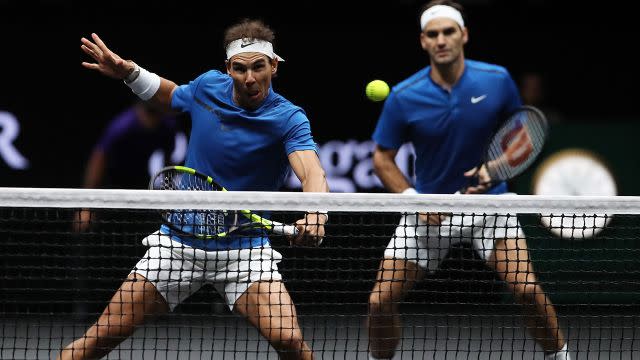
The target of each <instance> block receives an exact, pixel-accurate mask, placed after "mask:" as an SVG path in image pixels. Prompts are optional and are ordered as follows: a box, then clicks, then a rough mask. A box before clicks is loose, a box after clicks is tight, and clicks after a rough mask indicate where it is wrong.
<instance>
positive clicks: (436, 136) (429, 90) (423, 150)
mask: <svg viewBox="0 0 640 360" xmlns="http://www.w3.org/2000/svg"><path fill="white" fill-rule="evenodd" d="M430 72H431V67H430V66H428V67H426V68H424V69H422V70H420V71H418V72H417V73H415V74H414V75H412V76H411V77H409V78H407V79H406V80H404V81H402V82H401V83H399V84H398V85H396V86H394V87H393V89H392V91H391V93H390V94H389V97H388V98H387V99H386V101H385V104H384V107H383V110H382V114H381V115H380V118H379V120H378V124H377V126H376V129H375V132H374V133H373V140H374V141H375V142H376V143H377V144H378V145H380V146H381V147H383V148H387V149H398V148H399V147H400V146H401V145H402V144H403V143H405V142H411V143H412V144H413V146H414V148H415V151H416V164H415V167H416V184H415V188H416V190H417V191H418V192H420V193H426V194H451V193H454V192H456V191H458V190H459V189H461V188H462V187H464V186H466V185H468V180H467V178H465V176H464V172H466V171H467V170H469V169H471V168H473V167H474V166H477V165H478V164H479V163H480V161H481V158H482V155H483V152H484V151H485V148H486V146H487V144H488V141H489V138H490V137H491V135H492V133H493V131H494V130H495V129H496V127H497V125H498V123H499V121H500V120H503V119H504V118H506V117H507V116H508V115H510V114H511V113H512V112H514V111H515V110H516V109H517V108H518V107H519V106H520V105H521V100H520V95H519V94H518V89H517V87H516V85H515V83H514V81H513V79H512V78H511V76H510V75H509V73H508V72H507V70H506V69H505V68H503V67H501V66H497V65H491V64H486V63H482V62H479V61H473V60H466V61H465V69H464V73H463V74H462V77H461V78H460V80H458V82H457V83H456V84H455V86H453V88H452V89H451V91H450V92H449V91H447V90H445V89H443V88H442V87H441V86H440V85H438V84H436V83H435V82H434V81H433V80H432V79H431V76H430ZM506 191H507V186H506V183H500V184H498V185H496V186H494V187H493V188H492V189H491V190H490V191H489V192H490V193H493V194H500V193H504V192H506Z"/></svg>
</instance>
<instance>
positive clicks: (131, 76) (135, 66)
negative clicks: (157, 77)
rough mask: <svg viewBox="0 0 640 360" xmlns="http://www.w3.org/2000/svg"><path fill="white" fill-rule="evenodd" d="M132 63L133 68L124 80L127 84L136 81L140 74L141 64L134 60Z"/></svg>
mask: <svg viewBox="0 0 640 360" xmlns="http://www.w3.org/2000/svg"><path fill="white" fill-rule="evenodd" d="M131 63H132V64H133V70H132V71H131V72H130V73H129V75H127V76H126V77H125V78H124V82H125V83H127V84H129V83H131V82H133V81H135V80H136V79H137V78H138V76H139V75H140V66H138V64H136V63H134V62H133V61H132V62H131Z"/></svg>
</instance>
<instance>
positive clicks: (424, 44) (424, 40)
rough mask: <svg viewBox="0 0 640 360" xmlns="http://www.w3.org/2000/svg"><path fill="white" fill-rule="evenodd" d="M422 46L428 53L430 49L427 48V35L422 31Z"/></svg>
mask: <svg viewBox="0 0 640 360" xmlns="http://www.w3.org/2000/svg"><path fill="white" fill-rule="evenodd" d="M420 46H421V47H422V50H424V51H428V50H427V49H428V48H429V47H428V46H427V35H426V34H425V33H424V31H420Z"/></svg>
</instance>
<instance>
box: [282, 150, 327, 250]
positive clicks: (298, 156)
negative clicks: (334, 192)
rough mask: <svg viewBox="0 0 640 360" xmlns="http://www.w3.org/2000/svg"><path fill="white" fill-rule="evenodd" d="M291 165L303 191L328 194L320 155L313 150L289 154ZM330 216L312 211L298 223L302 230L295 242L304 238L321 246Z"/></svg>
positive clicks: (299, 241)
mask: <svg viewBox="0 0 640 360" xmlns="http://www.w3.org/2000/svg"><path fill="white" fill-rule="evenodd" d="M289 163H290V164H291V168H292V169H293V172H294V173H295V174H296V176H297V177H298V179H300V182H301V183H302V191H305V192H328V191H329V185H328V184H327V177H326V175H325V172H324V169H323V168H322V164H320V159H318V154H316V152H315V151H313V150H300V151H294V152H292V153H291V154H289ZM327 219H328V216H327V215H326V214H325V213H322V212H317V211H313V210H310V211H309V213H308V214H307V215H306V216H305V218H304V219H300V220H298V221H297V222H296V224H297V225H298V229H299V230H301V231H300V233H299V234H298V236H297V237H296V238H295V239H294V240H293V242H294V243H296V244H297V243H301V242H303V238H305V237H306V238H311V239H312V241H313V242H314V243H315V244H319V243H320V242H321V241H322V238H323V237H324V224H325V223H326V222H327Z"/></svg>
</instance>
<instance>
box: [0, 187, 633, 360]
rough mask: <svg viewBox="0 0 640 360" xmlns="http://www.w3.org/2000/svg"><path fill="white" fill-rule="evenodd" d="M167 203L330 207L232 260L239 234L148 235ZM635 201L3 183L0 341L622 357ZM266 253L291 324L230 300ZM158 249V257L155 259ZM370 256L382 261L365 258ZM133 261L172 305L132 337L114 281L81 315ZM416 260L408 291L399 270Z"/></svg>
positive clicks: (177, 350)
mask: <svg viewBox="0 0 640 360" xmlns="http://www.w3.org/2000/svg"><path fill="white" fill-rule="evenodd" d="M167 209H171V210H172V211H212V210H225V212H224V214H225V215H227V214H230V213H233V211H234V210H244V209H252V210H253V211H255V212H256V213H259V214H263V215H265V217H266V216H267V215H268V216H270V217H271V218H272V219H274V220H278V221H282V222H285V223H293V222H295V221H296V220H298V219H301V218H304V215H305V214H306V213H307V212H315V211H319V210H322V211H328V215H329V220H328V222H327V224H326V225H325V227H324V231H325V236H324V239H323V242H322V244H321V245H320V246H312V245H305V244H302V245H294V246H291V245H290V243H289V239H288V238H286V237H284V236H282V235H272V236H271V248H268V247H266V246H262V248H261V250H260V251H259V255H258V259H259V261H258V266H257V268H256V267H255V266H254V265H255V264H252V265H247V266H249V268H251V269H252V273H251V274H250V275H247V274H244V275H242V274H243V268H242V265H237V261H239V260H238V259H239V258H240V260H242V259H245V258H244V257H243V256H244V255H242V254H240V251H239V250H236V249H234V250H230V251H229V253H235V254H237V256H238V257H239V258H234V259H232V260H229V259H228V258H224V261H223V260H221V259H222V255H221V254H220V251H224V249H217V250H211V249H210V251H209V252H208V253H206V254H205V255H204V256H205V258H204V259H203V258H201V257H198V256H197V254H195V253H194V252H188V251H187V250H189V249H190V248H189V247H187V248H185V247H181V246H180V245H179V243H177V244H178V245H176V242H175V241H171V240H169V242H166V241H164V240H162V239H165V237H163V236H161V234H160V233H158V229H159V228H160V222H161V216H160V213H159V211H158V210H167ZM425 213H429V214H431V215H430V216H427V215H426V214H425ZM639 214H640V198H639V197H568V196H567V197H561V196H554V197H547V196H512V195H496V196H492V195H483V196H462V195H399V194H373V193H370V194H338V193H330V194H318V193H299V192H291V193H287V192H282V193H269V192H190V191H146V190H140V191H138V190H87V189H82V190H81V189H35V188H0V262H1V264H2V272H1V273H0V358H2V359H25V358H26V359H51V358H55V357H56V356H58V354H59V353H60V351H61V349H63V348H65V347H68V346H70V344H72V343H73V342H74V340H76V342H75V343H73V344H75V345H74V346H75V347H74V349H73V351H74V352H75V356H78V355H80V353H81V352H82V351H85V350H86V349H87V348H89V347H90V346H94V345H95V344H98V345H95V346H96V347H98V348H107V347H111V346H113V347H114V349H113V350H112V351H111V352H110V353H109V354H108V355H106V356H105V357H104V358H108V359H276V358H278V351H276V348H278V349H279V351H280V354H281V355H282V356H283V357H286V356H293V358H295V356H297V355H299V356H302V357H303V356H307V355H310V353H309V352H307V351H306V350H304V349H305V347H304V346H303V345H300V344H299V343H298V344H293V343H295V342H297V341H302V340H303V341H304V342H305V344H306V346H307V347H308V349H310V351H313V355H314V356H315V358H317V359H338V358H339V359H367V357H368V356H369V355H370V352H372V353H374V354H377V355H378V356H381V355H387V356H388V355H389V354H392V353H393V354H395V357H394V358H395V359H414V358H415V359H544V356H545V349H547V350H548V349H549V348H554V347H555V348H559V347H561V345H562V343H564V342H565V340H566V343H567V344H568V350H569V352H570V354H571V357H572V358H573V359H637V358H640V239H639V234H640V215H639ZM437 222H440V224H439V225H438V224H437ZM255 234H256V233H255V231H254V232H249V233H243V234H238V235H235V237H236V238H245V237H248V236H255ZM232 238H234V237H233V236H232ZM496 238H497V239H498V240H494V239H496ZM504 238H508V239H507V240H503V239H504ZM143 239H147V241H146V242H145V244H143V243H142V240H143ZM169 239H170V238H169ZM392 239H393V242H391V243H390V241H391V240H392ZM523 239H526V242H524V240H523ZM174 240H175V238H174ZM223 240H224V239H218V238H215V237H213V238H211V239H205V240H204V241H205V243H206V242H212V241H213V242H215V241H220V242H221V243H222V242H223ZM225 241H226V240H225ZM240 243H242V242H240V241H238V242H235V243H234V242H233V241H227V242H225V244H227V245H225V246H231V247H234V246H235V245H234V244H236V245H237V244H240ZM148 245H155V246H154V248H159V249H164V250H157V251H158V252H157V253H155V255H154V253H153V252H152V251H151V250H149V246H148ZM148 250H149V251H148ZM165 250H167V251H169V253H166V252H162V251H165ZM265 250H269V251H266V252H265ZM214 251H217V252H215V254H214ZM167 254H168V255H167ZM194 254H195V255H194ZM280 255H281V256H282V259H281V261H280V262H279V263H278V264H277V269H278V271H277V272H278V274H279V275H281V278H282V283H283V284H284V285H285V287H286V289H287V290H288V294H289V295H290V298H291V300H292V302H293V304H295V310H296V312H297V323H298V324H299V329H300V332H299V334H298V333H297V332H296V327H295V325H292V324H295V321H294V322H293V323H292V322H291V321H289V322H287V321H285V320H291V317H286V319H285V317H279V315H278V312H277V311H274V310H278V309H280V310H278V311H286V310H283V309H284V308H285V306H284V305H282V304H280V305H281V306H276V308H273V307H268V308H267V312H266V313H265V312H264V311H263V312H256V311H253V310H254V308H252V307H251V306H250V305H249V303H243V304H244V305H243V306H240V305H238V304H236V306H235V307H234V311H232V310H231V307H233V301H235V300H233V299H235V297H234V296H233V294H234V292H235V293H237V295H236V297H237V296H241V294H242V291H243V290H242V289H244V288H246V287H247V286H251V284H254V282H253V281H255V280H256V278H254V277H252V276H253V275H252V274H254V273H258V275H259V278H258V280H260V279H261V280H262V283H268V284H273V283H274V281H273V280H274V279H278V277H274V276H273V274H274V273H273V272H272V271H270V270H271V269H272V267H271V266H272V262H271V260H270V259H273V258H278V257H279V256H280ZM163 256H164V258H163ZM224 256H231V255H228V254H226V255H224ZM169 258H171V260H174V265H173V266H172V267H170V268H165V267H163V266H164V265H159V263H158V262H157V261H158V259H160V260H162V259H165V260H167V259H169ZM250 258H251V259H254V258H253V253H251V255H250ZM383 258H386V259H395V260H391V263H389V262H385V265H384V266H383V271H380V269H381V260H382V259H383ZM141 259H142V260H141ZM265 260H266V261H267V263H266V264H267V265H265V262H264V261H265ZM403 260H408V263H409V264H408V265H407V262H405V261H403ZM175 261H177V263H176V262H175ZM143 262H144V263H145V264H143ZM154 264H155V265H154ZM389 264H393V265H394V266H400V265H404V266H405V268H401V267H398V268H396V267H386V266H387V265H389ZM416 264H417V265H416ZM145 266H146V267H145ZM154 266H155V267H154ZM234 266H235V267H234ZM265 266H266V267H265ZM134 268H135V269H138V271H137V273H138V274H142V273H143V271H142V268H144V269H146V270H145V271H146V272H144V274H145V277H146V278H149V279H151V278H160V279H161V280H162V279H164V280H166V281H164V282H163V284H165V286H166V287H165V288H164V289H165V290H166V292H162V291H161V293H162V295H163V296H164V297H160V298H151V297H149V296H152V295H149V294H151V293H148V294H147V295H145V296H147V297H146V298H145V297H144V296H143V297H142V299H143V300H144V301H147V302H149V303H151V304H152V305H150V306H155V305H153V304H156V305H158V307H156V308H157V309H162V308H163V307H164V306H166V305H167V303H166V301H167V300H165V299H170V300H171V301H169V303H170V304H173V305H175V308H174V309H173V311H171V312H168V313H165V314H160V315H158V316H147V317H145V318H144V319H145V321H144V323H143V324H140V325H138V326H136V327H134V328H132V329H131V332H132V334H131V335H130V336H129V335H128V333H127V332H126V331H124V330H123V329H124V328H125V326H124V325H123V324H124V323H122V322H121V321H125V320H127V319H128V320H127V321H129V320H131V319H132V318H137V319H139V318H140V316H142V314H140V313H132V312H131V310H130V308H131V307H135V305H136V304H135V300H128V299H135V297H134V295H133V293H132V292H131V290H129V292H126V291H125V292H124V293H123V294H125V296H122V297H121V298H120V300H119V301H116V302H117V303H119V304H120V305H121V306H122V307H123V308H126V309H128V310H123V311H122V312H123V314H122V316H115V315H114V316H115V317H114V316H112V317H110V318H108V319H107V320H108V321H106V322H104V323H102V324H101V326H100V327H99V329H98V330H96V331H95V332H91V331H90V329H92V325H93V324H94V322H95V321H97V320H98V317H99V316H100V314H102V312H103V310H104V309H105V307H106V306H107V304H108V303H109V301H110V300H112V297H113V296H114V294H115V292H116V290H117V289H118V288H119V287H120V286H121V285H122V284H123V281H124V280H125V279H126V278H127V276H130V273H131V272H132V269H134ZM401 269H405V270H406V271H405V272H402V271H401ZM160 270H167V272H165V273H164V274H165V275H162V274H161V273H162V271H160ZM246 273H248V272H246ZM245 275H246V276H245ZM162 276H166V277H167V278H162ZM243 276H245V277H243ZM403 276H404V277H403ZM413 277H420V279H419V280H417V281H415V284H414V285H413V287H412V288H411V290H408V288H409V286H408V282H406V281H405V282H403V281H401V280H402V279H412V278H413ZM422 277H424V278H422ZM269 279H271V280H269ZM133 283H135V282H129V285H131V284H133ZM398 284H404V285H405V287H404V289H405V290H407V291H406V292H402V296H400V293H399V292H398V291H396V292H393V290H397V289H398V287H397V285H398ZM243 286H245V287H244V288H243ZM251 288H252V287H251ZM251 288H250V289H251ZM266 288H267V289H269V290H268V291H267V295H268V297H267V299H270V300H268V301H267V302H266V303H265V298H260V297H258V298H256V299H257V300H255V302H252V303H251V304H254V303H256V304H257V306H264V305H265V304H266V306H269V305H268V304H269V301H270V303H272V304H273V303H276V305H277V304H278V301H280V300H282V299H283V296H278V295H282V294H275V293H273V291H274V290H273V289H279V290H278V291H282V289H283V288H277V287H273V286H267V287H266ZM152 289H155V288H152ZM238 289H240V290H238ZM389 289H392V290H389ZM399 289H401V290H400V291H403V290H402V289H403V287H402V286H401V287H400V288H399ZM229 294H231V295H229ZM263 294H264V292H263ZM273 295H276V296H273ZM183 298H184V300H183ZM245 298H249V296H246V297H245ZM229 299H232V300H229ZM181 300H182V301H181ZM240 301H241V300H240ZM247 301H248V300H247ZM230 302H231V303H232V305H231V306H229V303H230ZM283 302H284V300H283ZM127 306H129V307H127ZM239 308H241V309H239ZM112 310H114V309H112ZM114 313H115V310H114ZM241 314H249V315H248V316H249V317H250V319H246V318H244V317H243V316H242V315H241ZM393 314H397V315H398V316H399V318H398V317H394V315H393ZM123 319H125V320H123ZM265 319H266V320H265ZM394 319H396V320H397V319H400V320H401V323H396V324H397V326H398V327H397V329H400V330H401V331H400V332H394V330H393V329H394V328H393V326H392V325H390V324H393V321H394ZM263 320H265V321H263ZM131 321H133V320H131ZM252 323H260V324H262V325H261V326H262V332H261V331H259V330H257V329H256V327H254V326H252V325H251V324H252ZM120 325H122V326H120ZM276 325H277V326H276ZM116 328H117V329H116ZM93 329H95V328H93ZM116 330H118V331H120V330H123V331H124V332H118V331H116ZM87 331H89V332H87ZM123 334H124V335H123ZM270 336H271V337H272V342H271V343H270V341H269V340H267V338H268V337H270ZM83 337H84V340H83V341H84V342H78V341H80V340H77V339H81V340H82V339H83ZM101 337H102V338H101ZM396 339H397V340H396ZM288 340H290V342H287V341H288ZM91 344H94V345H91ZM301 348H302V349H303V350H302V351H299V350H300V349H301ZM69 354H70V353H69Z"/></svg>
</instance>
